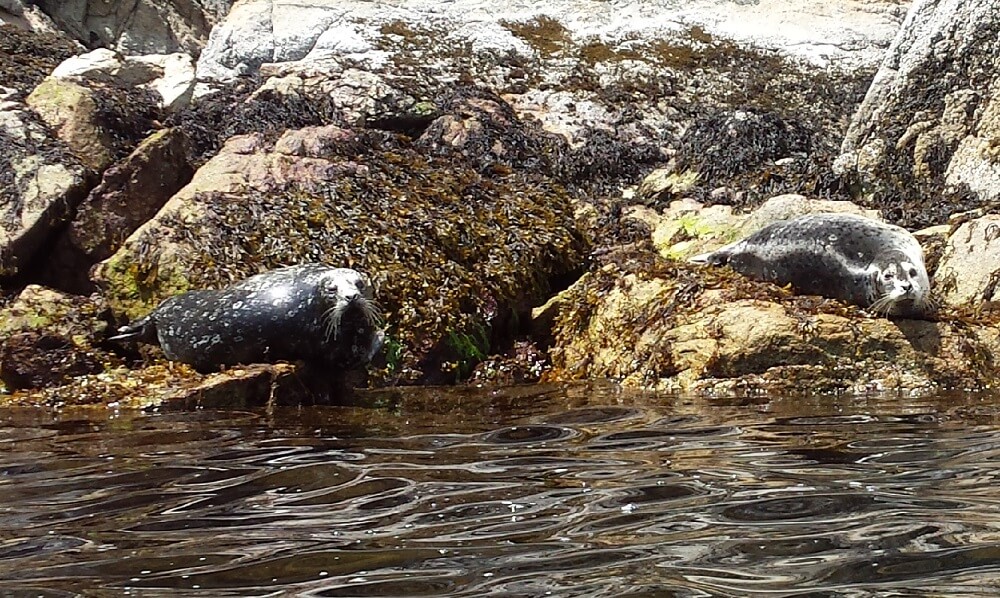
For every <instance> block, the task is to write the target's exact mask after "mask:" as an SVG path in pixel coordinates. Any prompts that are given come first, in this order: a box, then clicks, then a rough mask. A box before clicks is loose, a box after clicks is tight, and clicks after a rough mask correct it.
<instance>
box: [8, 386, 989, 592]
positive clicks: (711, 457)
mask: <svg viewBox="0 0 1000 598" xmlns="http://www.w3.org/2000/svg"><path fill="white" fill-rule="evenodd" d="M379 402H380V404H382V405H383V407H381V408H359V407H310V408H301V409H292V408H288V409H278V410H274V411H271V412H266V411H263V410H261V411H253V412H251V411H205V410H203V411H194V412H161V413H152V414H143V413H132V412H113V411H107V412H104V411H94V410H91V411H76V412H69V411H65V412H61V413H57V414H53V413H48V412H41V411H30V410H4V411H0V595H2V596H65V595H75V594H83V595H87V596H124V595H131V596H167V595H204V596H290V595H302V596H486V595H489V596H547V595H551V596H633V597H638V596H719V595H721V596H747V595H765V594H766V595H782V596H784V595H797V594H798V595H805V594H809V595H812V596H818V595H858V596H865V595H872V594H878V595H926V594H927V593H935V594H947V595H961V594H966V593H967V594H970V595H971V594H979V595H982V594H994V593H996V592H1000V489H998V484H997V480H998V477H1000V417H998V412H1000V409H998V408H997V407H996V405H995V404H996V400H995V399H994V398H993V397H988V396H968V395H959V396H934V397H921V398H900V397H894V396H879V397H868V398H857V397H853V398H848V397H829V396H828V397H815V398H808V399H802V398H752V399H707V398H697V397H687V398H685V397H673V396H668V395H656V394H642V393H630V392H625V391H621V390H618V389H615V388H613V387H608V386H603V385H597V386H593V385H587V386H575V387H523V388H509V389H502V390H475V389H451V390H435V389H429V390H428V389H416V390H410V389H399V390H395V391H392V392H389V393H383V394H382V395H380V396H379Z"/></svg>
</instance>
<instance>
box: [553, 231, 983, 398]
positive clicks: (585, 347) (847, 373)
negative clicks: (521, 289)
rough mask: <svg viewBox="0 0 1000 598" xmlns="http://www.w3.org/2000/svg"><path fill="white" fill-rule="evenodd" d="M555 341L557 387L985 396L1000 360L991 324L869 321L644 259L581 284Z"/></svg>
mask: <svg viewBox="0 0 1000 598" xmlns="http://www.w3.org/2000/svg"><path fill="white" fill-rule="evenodd" d="M554 337H555V339H556V344H555V345H554V346H553V348H552V349H551V351H550V354H551V357H552V362H553V373H552V374H551V376H552V377H553V378H555V379H579V378H588V377H608V378H611V379H613V380H617V381H621V382H622V383H623V384H626V385H630V386H641V387H650V388H660V389H673V390H687V391H697V392H706V393H728V392H734V391H736V390H741V391H747V390H755V391H761V392H792V393H814V392H864V391H866V390H872V389H875V390H884V389H900V390H917V389H929V388H934V387H940V388H959V389H966V388H982V387H986V386H987V385H989V384H991V381H992V380H993V379H994V378H995V376H996V371H995V368H994V365H993V363H992V359H991V358H990V357H989V356H990V355H995V354H996V351H997V350H1000V333H998V331H997V329H996V328H995V327H993V326H990V325H969V324H967V323H964V322H962V321H935V322H932V321H910V320H888V319H884V318H872V317H868V316H867V315H865V314H863V313H862V312H861V311H860V310H858V309H856V308H854V307H850V306H845V305H842V304H840V303H838V302H836V301H832V300H826V299H822V298H818V297H808V296H792V295H790V294H789V292H788V291H786V290H784V289H781V288H779V287H777V286H775V285H761V284H760V283H755V282H752V281H747V280H745V279H742V278H741V277H739V276H738V275H733V274H732V273H726V272H719V271H713V270H694V269H690V267H689V266H688V265H686V264H682V263H678V262H673V261H670V260H663V259H662V258H660V257H659V256H656V255H655V254H653V253H652V252H651V251H650V250H642V249H633V250H628V251H626V250H623V252H622V253H620V254H618V255H614V256H609V257H608V258H607V260H606V263H605V264H604V266H603V267H601V268H599V269H596V270H594V271H591V272H590V273H588V274H587V275H585V276H584V278H582V279H581V280H580V281H579V282H578V283H576V284H574V285H573V287H571V288H570V289H569V290H568V291H567V297H565V298H564V303H563V308H562V310H561V312H560V314H559V316H558V317H557V318H556V325H555V328H554Z"/></svg>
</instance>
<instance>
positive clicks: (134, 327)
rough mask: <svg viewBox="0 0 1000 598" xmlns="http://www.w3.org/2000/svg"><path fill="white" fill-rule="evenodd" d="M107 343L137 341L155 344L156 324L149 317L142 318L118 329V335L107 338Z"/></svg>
mask: <svg viewBox="0 0 1000 598" xmlns="http://www.w3.org/2000/svg"><path fill="white" fill-rule="evenodd" d="M108 340H109V341H125V340H137V341H143V342H147V343H154V342H156V322H154V321H153V317H152V316H151V315H149V316H144V317H142V318H139V319H138V320H135V321H134V322H132V323H131V324H127V325H125V326H122V327H121V328H119V329H118V334H116V335H114V336H112V337H108Z"/></svg>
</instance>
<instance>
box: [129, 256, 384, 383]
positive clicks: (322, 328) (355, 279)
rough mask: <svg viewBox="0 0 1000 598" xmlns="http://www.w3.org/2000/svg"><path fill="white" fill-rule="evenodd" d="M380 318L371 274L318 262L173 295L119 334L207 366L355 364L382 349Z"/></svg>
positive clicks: (345, 366)
mask: <svg viewBox="0 0 1000 598" xmlns="http://www.w3.org/2000/svg"><path fill="white" fill-rule="evenodd" d="M379 323H380V318H379V314H378V309H377V307H376V306H375V303H374V302H373V300H372V287H371V283H370V282H369V281H368V278H367V277H366V276H365V275H363V274H361V273H360V272H358V271H356V270H351V269H349V268H333V267H330V266H326V265H324V264H318V263H312V264H302V265H298V266H289V267H285V268H279V269H277V270H272V271H270V272H265V273H263V274H257V275H256V276H251V277H250V278H247V279H245V280H242V281H240V282H237V283H235V284H233V285H231V286H229V287H226V288H224V289H220V290H204V291H190V292H187V293H182V294H180V295H176V296H174V297H170V298H168V299H166V300H164V301H163V302H162V303H160V305H159V306H158V307H157V308H156V309H154V310H153V311H152V312H150V313H149V315H147V316H145V317H143V318H140V319H138V320H136V321H135V322H132V323H131V324H129V325H128V326H123V327H122V328H121V329H119V331H118V332H119V334H118V335H117V336H114V337H112V339H113V340H122V339H128V338H138V339H139V340H144V341H146V342H153V343H158V344H159V345H160V347H161V348H162V349H163V353H164V355H166V356H167V358H169V359H173V360H176V361H182V362H184V363H189V364H191V365H192V366H194V367H195V368H196V369H197V370H199V371H212V370H216V369H218V368H219V367H220V366H224V365H234V364H249V363H261V362H265V363H266V362H274V361H282V360H285V361H296V360H303V361H306V362H307V363H310V364H313V365H318V366H321V367H334V368H339V369H350V368H353V367H357V366H360V365H364V364H366V363H368V362H369V361H370V360H371V358H372V357H373V356H374V354H375V353H376V352H377V351H378V350H379V348H380V347H381V342H382V332H381V331H380V330H378V326H379Z"/></svg>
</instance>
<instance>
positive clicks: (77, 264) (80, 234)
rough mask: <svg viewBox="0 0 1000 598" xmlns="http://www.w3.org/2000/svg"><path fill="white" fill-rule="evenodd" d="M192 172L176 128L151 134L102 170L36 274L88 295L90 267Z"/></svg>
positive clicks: (114, 248)
mask: <svg viewBox="0 0 1000 598" xmlns="http://www.w3.org/2000/svg"><path fill="white" fill-rule="evenodd" d="M193 173H194V171H193V169H192V168H191V165H190V164H188V161H187V138H186V136H185V135H184V133H183V132H182V131H181V130H179V129H176V128H172V129H164V130H161V131H157V132H156V133H154V134H152V135H150V136H149V137H148V138H147V139H146V140H145V141H143V142H142V143H141V144H140V145H139V147H137V148H136V149H135V151H134V152H132V154H131V155H129V156H128V157H127V158H125V159H124V160H122V161H120V162H118V163H117V164H115V165H114V166H112V167H111V168H109V169H107V170H106V171H105V172H104V175H103V177H102V180H101V183H100V184H99V185H98V186H97V187H95V188H94V189H93V190H92V191H91V192H90V194H89V195H88V196H87V198H86V199H85V200H84V201H83V202H81V204H80V206H79V207H78V209H77V213H76V216H75V218H74V219H73V221H72V222H71V223H70V225H69V228H68V229H67V230H66V232H65V233H64V234H63V235H62V236H61V237H60V238H59V240H58V241H57V243H56V246H55V249H54V250H53V251H52V254H51V255H50V256H49V257H48V259H47V261H46V264H45V267H44V269H43V273H42V274H40V276H41V277H42V278H44V279H47V280H52V281H53V283H52V284H57V283H58V284H59V286H60V287H61V288H64V289H69V290H72V291H74V292H79V293H85V292H90V291H92V290H93V289H92V288H91V285H90V281H89V276H88V274H89V270H90V268H91V266H93V265H94V264H96V263H97V262H99V261H101V260H104V259H107V258H108V257H110V256H111V255H112V254H113V253H114V252H115V251H117V250H118V248H119V247H121V245H122V243H123V242H124V241H125V239H126V238H127V237H128V236H129V235H130V234H132V232H133V231H135V230H136V229H137V228H139V226H141V225H142V224H144V223H145V222H146V221H147V220H149V219H150V218H152V217H153V216H154V215H155V214H156V212H158V211H159V209H160V208H161V207H163V205H164V204H165V203H166V202H167V200H168V199H170V197H172V196H173V195H174V194H175V193H176V192H177V191H178V190H180V188H181V187H183V186H184V185H186V184H187V183H188V182H189V181H190V180H191V176H192V175H193Z"/></svg>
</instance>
